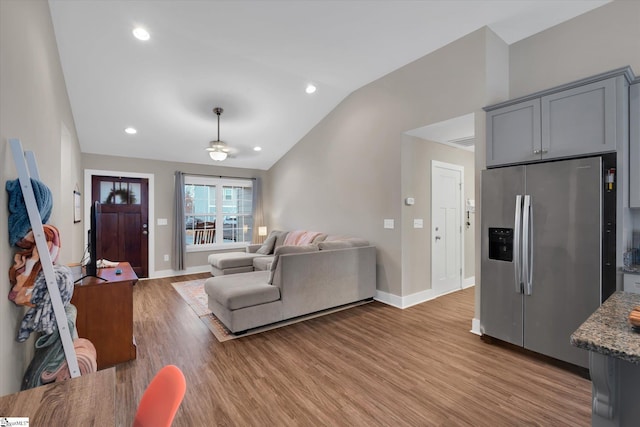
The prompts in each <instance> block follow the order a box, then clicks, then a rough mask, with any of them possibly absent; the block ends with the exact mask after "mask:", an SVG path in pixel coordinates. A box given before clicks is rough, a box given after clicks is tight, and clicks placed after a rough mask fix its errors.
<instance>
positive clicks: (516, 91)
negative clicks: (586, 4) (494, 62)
mask: <svg viewBox="0 0 640 427" xmlns="http://www.w3.org/2000/svg"><path fill="white" fill-rule="evenodd" d="M509 54H510V64H509V67H510V97H511V98H515V97H518V96H522V95H527V94H529V93H533V92H536V91H538V90H544V89H548V88H551V87H554V86H558V85H561V84H564V83H568V82H571V81H574V80H578V79H581V78H583V77H589V76H592V75H594V74H598V73H601V72H603V71H608V70H612V69H615V68H618V67H623V66H626V65H631V67H632V68H633V70H634V72H635V73H636V75H638V74H639V73H640V2H638V1H619V0H618V1H614V2H611V3H609V4H606V5H604V6H602V7H599V8H597V9H595V10H593V11H591V12H588V13H585V14H584V15H580V16H578V17H576V18H574V19H572V20H570V21H567V22H565V23H562V24H560V25H557V26H555V27H553V28H550V29H548V30H547V31H543V32H542V33H539V34H535V35H533V36H531V37H529V38H527V39H524V40H521V41H519V42H518V43H514V44H513V45H511V47H510V52H509Z"/></svg>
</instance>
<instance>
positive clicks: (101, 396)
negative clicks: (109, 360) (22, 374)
mask: <svg viewBox="0 0 640 427" xmlns="http://www.w3.org/2000/svg"><path fill="white" fill-rule="evenodd" d="M115 395H116V369H115V368H111V369H106V370H104V371H99V372H92V373H90V374H86V375H83V376H81V377H78V378H71V379H68V380H66V381H61V382H57V383H51V384H46V385H43V386H40V387H35V388H31V389H29V390H24V391H21V392H18V393H14V394H9V395H6V396H1V397H0V418H4V417H27V418H29V425H31V426H35V427H38V426H113V425H115V405H116V404H115Z"/></svg>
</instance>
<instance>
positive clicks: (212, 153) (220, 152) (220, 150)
mask: <svg viewBox="0 0 640 427" xmlns="http://www.w3.org/2000/svg"><path fill="white" fill-rule="evenodd" d="M223 111H224V110H223V109H222V108H220V107H216V108H214V109H213V112H214V113H215V114H216V115H217V116H218V139H216V140H215V141H211V142H209V147H207V148H206V150H207V151H208V152H209V157H211V159H212V160H215V161H216V162H221V161H223V160H225V159H226V158H227V156H229V153H230V152H231V150H230V149H229V146H228V145H227V143H226V142H223V141H220V114H222V112H223Z"/></svg>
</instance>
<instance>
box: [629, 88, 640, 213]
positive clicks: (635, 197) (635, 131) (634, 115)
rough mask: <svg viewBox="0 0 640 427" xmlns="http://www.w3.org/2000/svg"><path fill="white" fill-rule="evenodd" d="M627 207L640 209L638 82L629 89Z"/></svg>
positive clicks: (639, 109)
mask: <svg viewBox="0 0 640 427" xmlns="http://www.w3.org/2000/svg"><path fill="white" fill-rule="evenodd" d="M629 125H630V127H631V129H630V132H629V191H630V193H629V206H630V207H632V208H640V81H639V82H636V83H635V84H633V85H631V87H630V88H629Z"/></svg>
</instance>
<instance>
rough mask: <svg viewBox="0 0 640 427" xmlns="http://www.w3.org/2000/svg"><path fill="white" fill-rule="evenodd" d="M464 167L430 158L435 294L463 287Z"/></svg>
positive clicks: (432, 278)
mask: <svg viewBox="0 0 640 427" xmlns="http://www.w3.org/2000/svg"><path fill="white" fill-rule="evenodd" d="M463 184H464V167H463V166H460V165H455V164H451V163H444V162H439V161H437V160H432V161H431V287H432V289H433V292H434V295H442V294H445V293H448V292H452V291H456V290H459V289H462V279H463V277H462V274H463V269H462V266H463V258H464V256H463V250H462V248H463V247H464V242H463V239H464V237H463V233H462V224H463V203H464V201H463V191H462V188H463Z"/></svg>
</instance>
